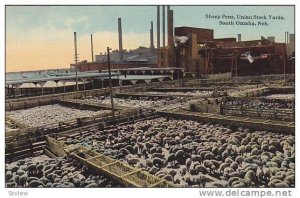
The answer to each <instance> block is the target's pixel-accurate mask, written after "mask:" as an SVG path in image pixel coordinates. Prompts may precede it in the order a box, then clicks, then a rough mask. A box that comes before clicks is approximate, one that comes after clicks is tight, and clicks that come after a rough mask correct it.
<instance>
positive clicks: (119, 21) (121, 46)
mask: <svg viewBox="0 0 300 198" xmlns="http://www.w3.org/2000/svg"><path fill="white" fill-rule="evenodd" d="M118 32H119V57H120V60H123V42H122V22H121V18H118Z"/></svg>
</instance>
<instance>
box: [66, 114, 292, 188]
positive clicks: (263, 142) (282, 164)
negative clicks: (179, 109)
mask: <svg viewBox="0 0 300 198" xmlns="http://www.w3.org/2000/svg"><path fill="white" fill-rule="evenodd" d="M66 143H67V144H80V145H83V146H86V147H89V148H92V149H94V150H96V151H98V152H100V153H103V154H105V155H108V156H110V157H112V158H115V159H120V160H123V161H124V162H127V163H128V164H130V165H132V166H135V167H137V168H141V169H142V170H145V171H148V172H149V173H151V174H154V175H156V176H158V177H161V178H164V179H166V180H168V181H171V182H174V183H175V184H178V185H180V186H192V187H199V186H201V187H205V186H206V187H292V186H294V185H295V142H294V136H292V135H283V134H276V133H272V132H267V131H250V130H249V129H243V128H242V127H240V128H238V129H236V130H233V129H230V128H229V127H224V126H221V125H218V124H215V125H212V124H202V123H198V122H195V121H187V120H176V119H166V118H157V119H153V120H146V121H141V122H137V123H135V124H131V125H126V126H118V127H117V128H115V129H110V130H104V131H99V130H96V129H95V130H94V131H91V132H90V133H87V134H85V135H82V136H80V137H76V138H68V139H67V141H66ZM208 176H211V177H213V178H216V180H211V177H208Z"/></svg>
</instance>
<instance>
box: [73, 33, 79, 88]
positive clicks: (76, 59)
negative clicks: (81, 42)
mask: <svg viewBox="0 0 300 198" xmlns="http://www.w3.org/2000/svg"><path fill="white" fill-rule="evenodd" d="M74 49H75V74H76V91H78V90H79V87H78V74H77V63H78V54H77V36H76V32H74Z"/></svg>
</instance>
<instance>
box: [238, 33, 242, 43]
mask: <svg viewBox="0 0 300 198" xmlns="http://www.w3.org/2000/svg"><path fill="white" fill-rule="evenodd" d="M241 41H242V35H241V34H238V42H241Z"/></svg>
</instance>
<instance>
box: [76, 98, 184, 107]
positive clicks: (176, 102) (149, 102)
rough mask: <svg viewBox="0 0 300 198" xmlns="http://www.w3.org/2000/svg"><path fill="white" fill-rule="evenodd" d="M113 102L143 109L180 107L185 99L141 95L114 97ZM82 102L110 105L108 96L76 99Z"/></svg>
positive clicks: (122, 105) (121, 105)
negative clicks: (137, 97) (139, 96)
mask: <svg viewBox="0 0 300 198" xmlns="http://www.w3.org/2000/svg"><path fill="white" fill-rule="evenodd" d="M113 100H114V104H115V105H117V106H120V107H126V108H143V109H156V110H162V109H171V108H176V107H181V106H182V105H184V104H185V99H183V98H180V97H179V98H176V99H173V100H172V99H170V98H165V99H157V98H154V99H151V98H149V97H141V98H140V99H138V100H137V99H132V98H127V99H125V98H114V99H113ZM78 101H80V102H83V103H85V102H86V103H97V104H105V105H110V104H111V99H110V98H109V97H88V98H84V99H80V100H78Z"/></svg>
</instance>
